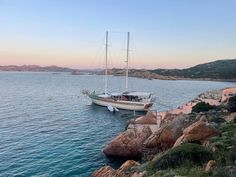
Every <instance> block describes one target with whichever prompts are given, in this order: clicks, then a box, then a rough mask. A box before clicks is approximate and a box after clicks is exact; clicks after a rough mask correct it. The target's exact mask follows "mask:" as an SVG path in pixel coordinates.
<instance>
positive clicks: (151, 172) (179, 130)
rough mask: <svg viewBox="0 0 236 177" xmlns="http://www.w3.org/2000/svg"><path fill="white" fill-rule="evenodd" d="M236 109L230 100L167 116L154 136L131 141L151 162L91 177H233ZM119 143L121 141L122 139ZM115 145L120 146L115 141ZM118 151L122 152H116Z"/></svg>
mask: <svg viewBox="0 0 236 177" xmlns="http://www.w3.org/2000/svg"><path fill="white" fill-rule="evenodd" d="M235 105H236V97H231V98H230V99H229V100H228V102H226V103H222V104H221V105H220V106H217V107H212V106H210V105H208V104H205V103H198V104H197V105H196V106H195V107H194V108H193V111H192V113H190V114H187V115H186V114H179V115H169V117H167V118H166V119H165V121H164V122H163V124H162V127H161V128H160V129H159V130H158V131H157V132H155V133H153V134H151V135H150V133H149V134H148V136H145V138H143V139H142V141H138V142H139V143H133V141H134V140H135V137H136V136H135V137H133V136H132V137H131V138H130V142H132V143H130V144H131V145H133V147H140V149H142V151H139V153H142V155H143V154H144V153H147V152H149V153H150V152H151V156H150V157H151V158H152V159H151V160H150V159H149V158H147V159H149V161H146V163H143V164H137V163H135V162H132V163H131V162H129V163H128V162H126V163H125V165H123V166H122V167H120V168H119V169H118V170H115V169H112V168H110V167H103V168H101V169H100V171H97V172H96V173H94V174H97V175H94V176H95V177H103V175H104V174H105V175H107V174H110V176H109V177H174V176H186V177H235V176H236V124H235V120H234V119H235V117H234V116H235V115H236V111H235ZM231 118H234V119H231ZM140 136H141V135H140ZM137 137H139V136H137ZM121 140H124V137H123V136H122V138H121ZM134 142H136V141H134ZM118 144H119V145H120V144H122V143H120V141H118ZM128 144H129V143H128ZM115 145H116V144H115ZM137 145H138V146H137ZM141 145H142V147H141ZM116 147H117V146H116ZM128 147H129V146H127V145H126V146H123V147H122V148H123V149H125V150H126V149H127V148H128ZM128 150H129V148H128ZM144 150H145V151H144ZM120 151H121V148H119V151H115V152H116V153H118V152H120ZM149 153H148V155H149ZM127 164H129V165H127ZM130 164H135V165H130ZM124 166H125V167H129V168H124Z"/></svg>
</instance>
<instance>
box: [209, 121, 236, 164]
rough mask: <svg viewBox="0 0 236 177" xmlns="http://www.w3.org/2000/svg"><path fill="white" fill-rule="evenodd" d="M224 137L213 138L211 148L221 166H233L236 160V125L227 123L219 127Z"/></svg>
mask: <svg viewBox="0 0 236 177" xmlns="http://www.w3.org/2000/svg"><path fill="white" fill-rule="evenodd" d="M219 129H220V131H221V132H222V136H220V137H214V138H211V143H210V148H212V149H213V148H214V149H216V151H215V153H214V156H215V159H216V161H217V162H218V163H219V164H220V165H233V164H234V161H235V160H236V153H235V152H236V125H235V124H233V123H228V122H225V123H223V124H222V125H221V126H219Z"/></svg>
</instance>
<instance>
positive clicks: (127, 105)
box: [91, 98, 146, 111]
mask: <svg viewBox="0 0 236 177" xmlns="http://www.w3.org/2000/svg"><path fill="white" fill-rule="evenodd" d="M91 100H92V102H93V103H94V104H97V105H100V106H109V105H111V106H112V107H115V108H118V109H125V110H132V111H146V104H145V103H134V102H129V101H116V102H110V101H104V100H99V99H94V98H91Z"/></svg>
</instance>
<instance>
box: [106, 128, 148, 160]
mask: <svg viewBox="0 0 236 177" xmlns="http://www.w3.org/2000/svg"><path fill="white" fill-rule="evenodd" d="M151 134H152V131H151V129H150V128H149V127H148V126H144V127H143V129H141V130H137V129H128V130H126V131H125V132H123V133H121V134H119V135H118V136H117V137H116V138H115V139H113V140H112V141H111V142H110V143H109V144H108V145H107V146H106V147H105V148H104V150H103V152H104V154H105V155H107V156H113V157H138V156H140V155H141V154H142V148H143V142H144V141H145V140H146V139H147V138H148V137H149V136H150V135H151Z"/></svg>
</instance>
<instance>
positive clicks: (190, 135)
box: [174, 119, 221, 147]
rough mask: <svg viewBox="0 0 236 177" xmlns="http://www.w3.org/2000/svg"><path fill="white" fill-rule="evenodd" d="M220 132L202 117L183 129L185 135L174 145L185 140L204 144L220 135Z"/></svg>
mask: <svg viewBox="0 0 236 177" xmlns="http://www.w3.org/2000/svg"><path fill="white" fill-rule="evenodd" d="M220 134H221V132H220V131H219V130H218V129H216V128H215V127H214V126H212V125H210V124H209V123H207V122H206V120H204V119H200V120H199V121H197V122H195V123H193V124H192V125H190V126H189V127H187V128H186V129H185V130H184V131H183V135H182V136H181V137H179V138H178V139H177V140H176V142H175V144H174V147H175V146H178V145H180V144H182V143H183V142H198V143H201V144H202V143H204V142H205V141H207V140H209V139H210V138H211V137H213V136H219V135H220Z"/></svg>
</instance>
